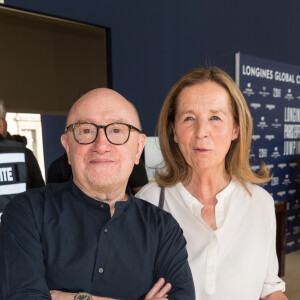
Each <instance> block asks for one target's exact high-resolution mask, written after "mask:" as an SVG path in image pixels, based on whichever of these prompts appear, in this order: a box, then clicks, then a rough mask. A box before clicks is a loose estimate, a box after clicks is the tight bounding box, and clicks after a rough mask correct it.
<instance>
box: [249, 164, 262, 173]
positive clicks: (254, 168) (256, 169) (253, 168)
mask: <svg viewBox="0 0 300 300" xmlns="http://www.w3.org/2000/svg"><path fill="white" fill-rule="evenodd" d="M250 168H251V170H252V171H253V172H256V171H258V170H259V169H260V166H257V165H256V166H251V167H250Z"/></svg>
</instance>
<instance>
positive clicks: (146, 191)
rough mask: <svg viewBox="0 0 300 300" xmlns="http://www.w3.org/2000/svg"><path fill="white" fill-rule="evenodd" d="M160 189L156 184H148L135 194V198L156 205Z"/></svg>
mask: <svg viewBox="0 0 300 300" xmlns="http://www.w3.org/2000/svg"><path fill="white" fill-rule="evenodd" d="M160 191H161V187H160V186H159V185H158V184H157V182H155V181H153V182H149V183H147V184H146V185H144V186H143V187H142V188H141V189H140V190H139V191H138V192H137V194H135V197H136V198H140V199H143V200H146V201H148V202H150V203H152V204H154V205H156V206H157V205H158V202H159V196H160Z"/></svg>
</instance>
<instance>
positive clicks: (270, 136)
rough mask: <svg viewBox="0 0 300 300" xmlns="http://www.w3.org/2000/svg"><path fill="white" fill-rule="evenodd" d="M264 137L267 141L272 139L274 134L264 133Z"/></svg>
mask: <svg viewBox="0 0 300 300" xmlns="http://www.w3.org/2000/svg"><path fill="white" fill-rule="evenodd" d="M265 139H266V140H268V141H272V140H273V139H275V135H273V134H268V135H265Z"/></svg>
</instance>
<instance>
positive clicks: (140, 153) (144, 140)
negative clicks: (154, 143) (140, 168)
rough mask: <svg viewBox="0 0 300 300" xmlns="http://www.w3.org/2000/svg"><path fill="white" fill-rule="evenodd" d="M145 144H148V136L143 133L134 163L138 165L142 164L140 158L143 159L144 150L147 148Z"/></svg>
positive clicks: (140, 135) (140, 136)
mask: <svg viewBox="0 0 300 300" xmlns="http://www.w3.org/2000/svg"><path fill="white" fill-rule="evenodd" d="M145 143H146V135H145V134H143V133H140V134H139V140H138V148H137V153H136V156H135V161H134V163H135V164H136V165H138V164H139V162H140V157H141V155H142V152H143V149H144V147H145Z"/></svg>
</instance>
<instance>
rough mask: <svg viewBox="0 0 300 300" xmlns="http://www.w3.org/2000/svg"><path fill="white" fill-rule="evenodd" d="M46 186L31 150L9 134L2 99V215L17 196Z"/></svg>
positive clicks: (0, 182)
mask: <svg viewBox="0 0 300 300" xmlns="http://www.w3.org/2000/svg"><path fill="white" fill-rule="evenodd" d="M43 185H45V182H44V180H43V177H42V174H41V170H40V168H39V165H38V163H37V160H36V158H35V156H34V154H33V153H32V151H31V150H29V149H27V148H25V147H24V145H23V144H22V143H20V142H16V141H15V140H13V138H12V136H11V135H10V134H9V133H8V132H7V122H6V107H5V103H4V101H3V100H2V99H0V214H2V212H3V210H4V208H5V206H6V205H7V204H8V202H9V201H10V200H11V199H12V198H13V197H14V196H15V195H17V194H19V193H22V192H25V191H26V190H28V189H30V188H34V187H41V186H43Z"/></svg>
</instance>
